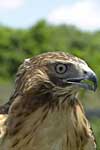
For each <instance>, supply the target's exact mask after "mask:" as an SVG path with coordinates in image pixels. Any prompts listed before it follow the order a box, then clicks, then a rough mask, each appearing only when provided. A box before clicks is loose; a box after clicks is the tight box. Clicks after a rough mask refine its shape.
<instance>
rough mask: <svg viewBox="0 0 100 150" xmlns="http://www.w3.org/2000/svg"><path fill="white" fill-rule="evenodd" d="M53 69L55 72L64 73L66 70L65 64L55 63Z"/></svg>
mask: <svg viewBox="0 0 100 150" xmlns="http://www.w3.org/2000/svg"><path fill="white" fill-rule="evenodd" d="M55 70H56V73H59V74H64V73H65V72H66V71H67V66H66V65H65V64H57V65H56V67H55Z"/></svg>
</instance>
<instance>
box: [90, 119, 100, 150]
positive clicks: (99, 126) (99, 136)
mask: <svg viewBox="0 0 100 150" xmlns="http://www.w3.org/2000/svg"><path fill="white" fill-rule="evenodd" d="M91 124H92V128H93V131H94V134H95V137H96V143H97V150H100V119H97V118H95V119H92V120H91Z"/></svg>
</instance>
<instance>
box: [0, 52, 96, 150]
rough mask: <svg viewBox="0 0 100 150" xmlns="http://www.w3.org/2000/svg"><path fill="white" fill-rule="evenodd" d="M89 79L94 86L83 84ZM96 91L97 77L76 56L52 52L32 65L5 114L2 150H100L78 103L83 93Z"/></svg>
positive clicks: (0, 125) (22, 72)
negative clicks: (83, 90) (79, 92)
mask: <svg viewBox="0 0 100 150" xmlns="http://www.w3.org/2000/svg"><path fill="white" fill-rule="evenodd" d="M86 79H88V80H91V81H93V82H94V86H92V85H89V84H87V83H82V82H81V81H84V80H86ZM96 86H97V81H96V76H95V74H94V72H93V71H92V70H91V69H90V68H89V67H88V66H87V64H86V63H85V62H84V61H83V60H81V59H79V58H77V57H75V56H72V55H69V54H65V53H63V52H51V53H45V54H42V55H39V56H36V57H33V58H30V59H26V60H25V61H24V63H23V64H22V65H21V66H20V67H19V69H18V73H17V75H16V84H15V90H14V93H13V95H12V96H11V98H10V100H9V102H8V103H7V104H5V105H4V106H2V107H1V109H0V113H1V115H0V120H1V121H0V138H1V140H0V141H1V143H0V150H96V144H95V139H94V136H93V133H92V130H91V128H90V124H89V122H88V120H87V119H86V117H85V114H84V110H83V107H82V105H81V103H80V101H79V100H78V98H77V93H78V91H79V89H80V87H83V88H85V89H90V90H95V89H96Z"/></svg>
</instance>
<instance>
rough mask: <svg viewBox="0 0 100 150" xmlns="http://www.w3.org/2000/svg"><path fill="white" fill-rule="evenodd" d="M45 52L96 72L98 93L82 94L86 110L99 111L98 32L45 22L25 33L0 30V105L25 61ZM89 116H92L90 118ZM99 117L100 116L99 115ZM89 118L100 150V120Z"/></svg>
mask: <svg viewBox="0 0 100 150" xmlns="http://www.w3.org/2000/svg"><path fill="white" fill-rule="evenodd" d="M48 51H64V52H66V53H67V52H68V53H71V54H74V55H76V56H78V57H80V58H82V59H84V60H85V61H86V62H87V63H88V65H89V66H90V67H91V68H92V69H93V70H94V71H95V72H96V74H97V77H98V82H99V86H98V90H97V91H96V92H95V93H93V92H91V91H88V92H86V91H85V92H84V91H81V94H80V97H82V98H81V99H82V103H83V105H84V107H85V109H86V110H93V111H94V112H96V111H97V110H99V109H100V100H99V97H100V91H99V88H100V31H95V32H85V31H84V32H83V31H81V30H79V29H78V28H76V27H74V26H68V25H64V24H63V25H57V26H56V25H51V24H48V23H47V22H46V21H45V20H41V21H39V22H37V23H36V24H35V25H34V26H32V27H30V28H28V29H13V28H9V27H5V26H0V103H1V104H3V103H4V102H5V101H7V100H9V97H10V95H11V93H12V91H13V86H14V80H15V74H16V72H17V69H18V66H19V65H20V64H21V63H22V62H23V61H24V59H25V58H28V57H32V56H34V55H37V54H40V53H43V52H48ZM91 116H92V114H91ZM98 116H99V117H100V114H98ZM99 117H97V116H95V117H90V118H89V119H90V121H91V124H92V128H93V129H94V132H95V134H96V137H97V144H98V150H99V149H100V118H99Z"/></svg>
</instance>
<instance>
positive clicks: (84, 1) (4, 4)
mask: <svg viewBox="0 0 100 150" xmlns="http://www.w3.org/2000/svg"><path fill="white" fill-rule="evenodd" d="M40 19H45V20H47V21H48V22H49V23H52V24H55V25H59V24H71V25H75V26H77V27H78V28H80V29H82V30H89V31H95V30H100V0H0V24H1V25H5V26H9V27H13V28H28V27H30V26H32V25H34V24H35V23H37V21H39V20H40Z"/></svg>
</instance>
